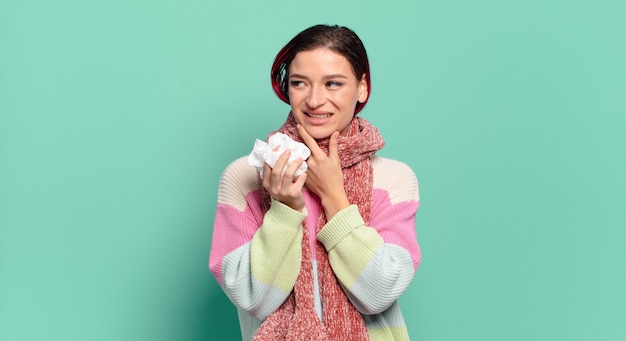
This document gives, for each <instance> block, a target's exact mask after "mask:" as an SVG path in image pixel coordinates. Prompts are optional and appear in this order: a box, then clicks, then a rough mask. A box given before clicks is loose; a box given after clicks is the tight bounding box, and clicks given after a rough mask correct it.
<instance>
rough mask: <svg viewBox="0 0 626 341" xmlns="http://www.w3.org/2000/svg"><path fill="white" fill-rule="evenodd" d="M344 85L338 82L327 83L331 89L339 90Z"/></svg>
mask: <svg viewBox="0 0 626 341" xmlns="http://www.w3.org/2000/svg"><path fill="white" fill-rule="evenodd" d="M342 85H343V83H342V82H338V81H328V82H326V87H327V88H329V89H338V88H340V87H341V86H342Z"/></svg>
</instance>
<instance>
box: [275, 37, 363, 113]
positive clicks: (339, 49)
mask: <svg viewBox="0 0 626 341" xmlns="http://www.w3.org/2000/svg"><path fill="white" fill-rule="evenodd" d="M316 48H327V49H330V50H332V51H334V52H336V53H339V54H340V55H342V56H344V57H346V59H347V60H348V62H349V63H350V65H351V66H352V71H353V72H354V75H355V76H356V78H357V79H358V80H360V79H361V77H363V75H364V74H365V81H366V83H367V99H366V100H365V102H363V103H361V102H359V103H357V104H356V108H355V109H354V114H355V115H356V114H358V113H359V111H361V109H363V107H364V106H365V104H366V103H367V100H368V99H369V95H370V93H371V91H372V86H371V83H370V65H369V61H368V59H367V52H366V51H365V46H363V42H362V41H361V39H359V37H358V36H357V35H356V33H354V32H353V31H352V30H351V29H349V28H347V27H343V26H337V25H332V26H330V25H315V26H312V27H309V28H307V29H306V30H304V31H302V32H300V33H298V35H296V36H295V37H294V38H293V39H291V41H289V42H288V43H287V45H285V47H283V48H282V49H281V50H280V51H279V52H278V54H277V55H276V59H275V60H274V64H273V65H272V73H271V77H272V88H273V89H274V92H275V93H276V95H278V98H280V100H281V101H283V102H285V103H287V104H289V92H288V90H289V89H288V78H289V65H290V64H291V62H292V61H293V59H294V58H295V57H296V54H298V52H302V51H311V50H314V49H316Z"/></svg>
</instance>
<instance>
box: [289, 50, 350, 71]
mask: <svg viewBox="0 0 626 341" xmlns="http://www.w3.org/2000/svg"><path fill="white" fill-rule="evenodd" d="M289 73H290V74H294V73H297V74H301V75H307V76H308V75H317V74H321V75H327V74H341V75H344V76H346V77H347V76H350V75H352V74H353V72H352V66H351V65H350V62H349V61H348V59H347V58H346V57H344V56H343V55H341V54H339V53H337V52H335V51H332V50H330V49H326V48H317V49H314V50H310V51H301V52H298V53H297V54H296V56H295V58H294V59H293V61H292V62H291V64H290V65H289Z"/></svg>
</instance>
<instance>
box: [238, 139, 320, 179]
mask: <svg viewBox="0 0 626 341" xmlns="http://www.w3.org/2000/svg"><path fill="white" fill-rule="evenodd" d="M276 147H279V148H278V149H277V150H274V149H276ZM287 149H289V150H291V155H290V156H289V160H288V161H287V163H288V164H291V163H292V162H294V161H295V160H296V159H298V158H301V159H302V160H306V159H308V158H309V156H311V150H310V149H309V148H308V147H307V146H306V145H305V144H304V143H300V142H296V141H294V140H293V139H291V137H289V136H287V135H285V134H283V133H276V134H274V135H272V136H270V138H269V139H268V140H267V142H265V141H261V140H259V139H256V141H254V148H253V149H252V152H251V153H250V156H248V164H249V165H250V166H254V167H255V168H256V169H257V170H258V171H259V174H260V175H261V179H263V165H264V164H265V163H267V164H268V165H269V166H270V167H274V165H275V164H276V161H278V158H279V157H280V156H281V155H282V153H283V152H284V151H285V150H287ZM306 170H307V164H306V162H303V163H302V165H300V167H298V169H297V170H296V174H295V176H296V177H298V176H300V175H301V174H302V173H304V172H306ZM283 173H284V170H283Z"/></svg>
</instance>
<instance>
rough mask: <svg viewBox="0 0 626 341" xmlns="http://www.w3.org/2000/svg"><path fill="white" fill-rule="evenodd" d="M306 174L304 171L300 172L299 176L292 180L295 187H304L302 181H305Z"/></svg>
mask: <svg viewBox="0 0 626 341" xmlns="http://www.w3.org/2000/svg"><path fill="white" fill-rule="evenodd" d="M306 176H307V173H306V172H304V173H302V174H300V176H298V178H297V179H296V182H294V183H293V184H294V185H295V186H297V188H299V189H300V190H302V187H304V183H305V182H306Z"/></svg>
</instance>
